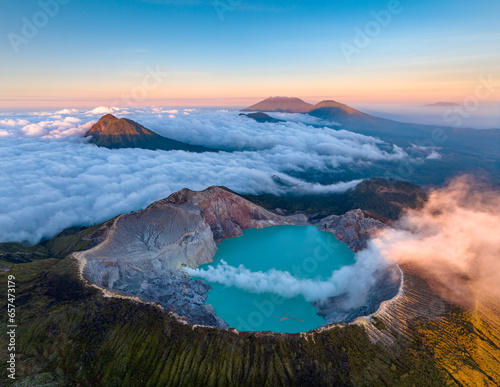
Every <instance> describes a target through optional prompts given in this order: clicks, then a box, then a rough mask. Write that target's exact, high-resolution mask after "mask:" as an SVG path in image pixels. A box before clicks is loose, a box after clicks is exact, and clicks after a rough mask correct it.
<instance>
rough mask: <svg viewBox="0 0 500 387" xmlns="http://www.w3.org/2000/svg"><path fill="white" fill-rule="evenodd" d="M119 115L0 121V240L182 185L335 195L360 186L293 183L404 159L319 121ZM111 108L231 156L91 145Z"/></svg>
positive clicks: (135, 205) (36, 115)
mask: <svg viewBox="0 0 500 387" xmlns="http://www.w3.org/2000/svg"><path fill="white" fill-rule="evenodd" d="M117 109H118V108H102V107H99V108H96V109H93V110H84V111H82V110H77V109H63V110H59V111H54V112H33V113H23V114H5V113H4V114H2V116H0V159H1V160H2V168H1V170H0V241H29V242H31V243H34V242H37V241H39V240H40V239H41V238H43V237H52V236H54V235H56V234H57V233H58V232H60V231H62V230H63V229H64V228H67V227H70V226H75V225H90V224H93V223H98V222H102V221H105V220H107V219H109V218H111V217H113V216H116V215H118V214H120V213H124V212H130V211H134V210H139V209H141V208H144V207H146V206H147V205H149V204H150V203H151V202H153V201H155V200H159V199H162V198H164V197H166V196H168V195H169V194H170V193H172V192H175V191H177V190H179V189H182V188H184V187H187V188H191V189H195V190H201V189H204V188H206V187H207V186H210V185H225V186H227V187H229V188H231V189H233V190H235V191H237V192H240V193H261V192H268V193H275V194H284V193H290V192H292V193H306V192H307V193H314V192H316V193H325V192H341V191H345V190H346V189H349V188H352V187H354V186H355V185H356V184H357V183H359V181H348V182H337V183H335V184H331V185H320V184H317V183H316V182H314V181H306V180H301V179H298V178H297V177H294V176H297V174H298V173H302V174H304V173H306V174H307V173H308V171H315V172H321V173H324V174H329V173H334V172H338V171H341V170H342V169H343V168H346V167H353V166H359V167H361V166H364V165H368V164H371V163H376V162H379V161H381V162H399V161H400V160H406V159H408V158H409V156H408V155H407V154H406V152H405V151H404V150H403V149H401V148H398V147H395V146H394V147H393V146H391V145H390V144H385V143H382V142H381V141H380V140H378V139H375V138H373V137H367V136H362V135H359V134H356V133H352V132H349V131H346V130H339V131H335V130H332V129H328V128H321V127H320V128H317V127H313V126H311V125H310V124H312V123H315V124H320V123H319V121H318V122H312V121H311V120H313V121H314V120H315V119H311V118H305V119H304V118H303V117H300V118H299V119H297V120H298V121H307V123H304V122H286V123H279V124H259V123H257V122H255V121H253V120H251V119H249V118H246V117H242V116H239V115H238V112H234V111H233V112H228V111H216V110H209V109H205V110H203V109H179V108H177V109H166V108H137V109H133V111H125V110H123V109H121V110H117ZM108 111H113V112H114V114H116V115H117V116H119V117H122V116H126V117H128V118H131V119H133V120H136V121H137V122H139V123H141V124H143V125H144V126H146V127H148V128H150V129H152V130H154V131H156V132H158V133H159V134H162V135H164V136H167V137H170V138H172V139H175V140H179V141H184V142H186V143H190V144H196V145H204V146H208V147H210V146H212V147H217V148H222V149H225V150H227V151H228V152H219V153H203V154H198V153H189V152H182V151H171V152H164V151H149V150H143V149H120V150H109V149H105V148H98V147H96V146H94V145H92V144H89V143H88V141H87V140H85V139H82V136H83V134H84V133H85V132H86V130H88V128H90V126H91V125H92V123H93V122H95V121H96V120H97V119H99V117H100V114H102V113H104V112H108ZM229 151H230V152H229Z"/></svg>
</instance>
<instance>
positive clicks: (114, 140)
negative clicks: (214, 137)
mask: <svg viewBox="0 0 500 387" xmlns="http://www.w3.org/2000/svg"><path fill="white" fill-rule="evenodd" d="M89 136H91V137H92V139H91V140H90V142H91V143H94V144H96V145H97V146H102V147H105V148H110V149H118V148H142V149H152V150H167V151H169V150H184V151H188V152H216V151H218V150H217V149H210V148H205V147H201V146H196V145H190V144H186V143H183V142H180V141H176V140H172V139H170V138H167V137H162V136H160V135H159V134H157V133H155V132H153V131H151V130H149V129H147V128H145V127H144V126H142V125H141V124H139V123H137V122H135V121H132V120H129V119H127V118H117V117H115V116H113V115H112V114H106V115H105V116H102V117H101V119H100V120H99V121H97V122H96V123H95V124H94V125H93V126H92V128H90V130H89V131H88V132H87V133H85V137H89Z"/></svg>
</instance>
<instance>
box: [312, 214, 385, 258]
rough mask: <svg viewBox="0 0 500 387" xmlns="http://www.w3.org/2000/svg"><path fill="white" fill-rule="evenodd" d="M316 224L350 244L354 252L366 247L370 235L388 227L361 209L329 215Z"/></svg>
mask: <svg viewBox="0 0 500 387" xmlns="http://www.w3.org/2000/svg"><path fill="white" fill-rule="evenodd" d="M314 224H315V226H316V227H318V228H319V229H321V230H324V231H329V232H332V233H334V234H335V236H336V237H337V239H338V240H339V241H341V242H342V243H345V244H346V245H348V246H349V247H350V248H351V250H353V251H354V252H358V251H359V250H362V249H364V248H365V247H366V243H367V242H368V239H370V236H372V235H373V234H375V233H376V232H377V231H378V230H380V229H382V228H384V227H387V225H386V224H384V223H382V222H381V221H379V220H377V219H373V218H370V217H368V216H367V215H366V214H365V213H364V212H363V211H361V210H353V211H349V212H347V213H346V214H344V215H342V216H337V215H331V216H327V217H326V218H323V219H321V220H319V221H317V222H315V223H314Z"/></svg>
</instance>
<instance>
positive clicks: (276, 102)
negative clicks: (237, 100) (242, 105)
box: [242, 97, 313, 113]
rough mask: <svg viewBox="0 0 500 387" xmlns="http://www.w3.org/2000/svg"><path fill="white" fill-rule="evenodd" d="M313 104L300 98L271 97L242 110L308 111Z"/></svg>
mask: <svg viewBox="0 0 500 387" xmlns="http://www.w3.org/2000/svg"><path fill="white" fill-rule="evenodd" d="M312 107H313V105H311V104H310V103H307V102H304V101H302V100H301V99H299V98H289V97H270V98H267V99H265V100H264V101H261V102H259V103H257V104H255V105H252V106H250V107H248V108H246V109H243V110H242V111H259V112H282V113H307V112H308V111H309V110H311V108H312Z"/></svg>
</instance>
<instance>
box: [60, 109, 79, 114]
mask: <svg viewBox="0 0 500 387" xmlns="http://www.w3.org/2000/svg"><path fill="white" fill-rule="evenodd" d="M78 112H79V110H78V109H62V110H59V111H57V112H55V114H63V115H68V114H75V113H78Z"/></svg>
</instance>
